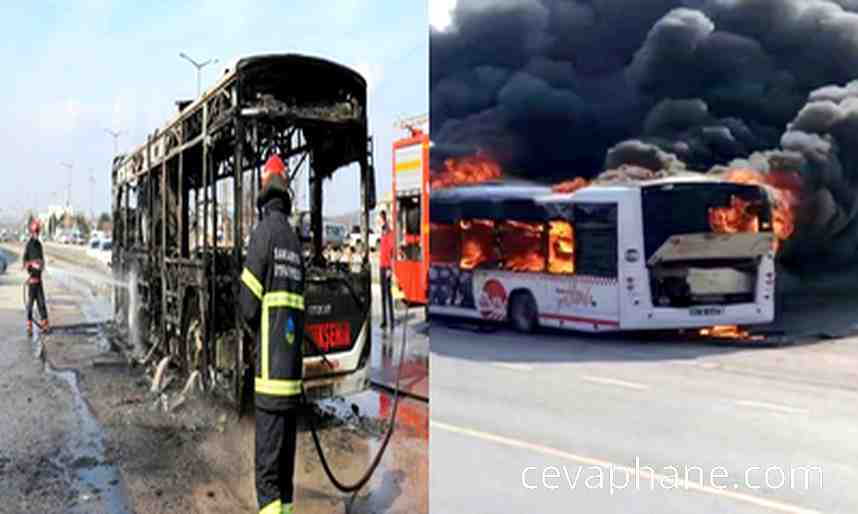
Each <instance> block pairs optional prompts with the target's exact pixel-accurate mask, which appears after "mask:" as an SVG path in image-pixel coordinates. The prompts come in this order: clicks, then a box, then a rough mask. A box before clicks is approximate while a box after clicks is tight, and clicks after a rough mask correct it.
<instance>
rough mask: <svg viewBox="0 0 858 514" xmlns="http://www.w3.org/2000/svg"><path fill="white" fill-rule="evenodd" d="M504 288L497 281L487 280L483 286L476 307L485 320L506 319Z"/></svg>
mask: <svg viewBox="0 0 858 514" xmlns="http://www.w3.org/2000/svg"><path fill="white" fill-rule="evenodd" d="M506 300H507V294H506V288H504V286H503V284H501V283H500V282H499V281H498V280H495V279H493V278H492V279H489V280H487V281H486V283H485V284H483V291H482V293H480V300H479V302H478V306H479V309H480V314H481V315H482V316H483V317H484V318H486V319H493V320H502V319H504V318H505V317H506Z"/></svg>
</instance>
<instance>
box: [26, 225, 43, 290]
mask: <svg viewBox="0 0 858 514" xmlns="http://www.w3.org/2000/svg"><path fill="white" fill-rule="evenodd" d="M24 267H25V268H27V272H28V273H29V274H30V278H29V280H27V282H28V283H30V284H41V283H42V270H44V269H45V255H44V253H43V252H42V243H41V242H40V241H39V240H38V239H36V238H35V237H31V238H30V240H29V241H27V247H26V248H25V249H24Z"/></svg>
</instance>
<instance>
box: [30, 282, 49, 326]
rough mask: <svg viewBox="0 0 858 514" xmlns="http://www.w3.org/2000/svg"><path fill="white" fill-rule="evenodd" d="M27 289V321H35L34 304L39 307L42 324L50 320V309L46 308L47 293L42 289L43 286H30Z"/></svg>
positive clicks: (39, 284)
mask: <svg viewBox="0 0 858 514" xmlns="http://www.w3.org/2000/svg"><path fill="white" fill-rule="evenodd" d="M27 287H28V288H29V290H28V291H27V293H28V296H27V321H33V302H35V303H36V305H38V307H39V317H40V318H42V322H45V321H47V319H48V309H47V307H45V291H44V289H42V284H41V283H38V284H28V285H27Z"/></svg>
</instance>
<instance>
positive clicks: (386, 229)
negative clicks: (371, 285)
mask: <svg viewBox="0 0 858 514" xmlns="http://www.w3.org/2000/svg"><path fill="white" fill-rule="evenodd" d="M380 221H381V242H380V243H379V256H378V268H379V269H378V274H379V278H380V280H379V281H380V282H381V329H382V330H384V329H386V328H387V315H388V312H390V326H391V328H392V327H393V325H394V324H395V323H396V320H395V319H394V318H393V295H392V294H391V292H390V289H391V280H392V278H393V277H392V273H391V272H390V261H391V260H392V258H393V251H394V248H393V231H391V230H390V225H388V224H387V213H386V212H385V211H381V220H380Z"/></svg>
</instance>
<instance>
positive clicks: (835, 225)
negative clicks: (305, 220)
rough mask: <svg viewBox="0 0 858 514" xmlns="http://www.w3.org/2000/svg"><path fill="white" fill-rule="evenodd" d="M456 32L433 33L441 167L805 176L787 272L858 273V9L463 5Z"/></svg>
mask: <svg viewBox="0 0 858 514" xmlns="http://www.w3.org/2000/svg"><path fill="white" fill-rule="evenodd" d="M632 4H633V8H632V7H631V5H632ZM452 18H453V23H452V25H451V26H450V27H448V28H447V29H445V30H444V31H437V30H435V29H432V32H431V46H430V48H431V51H430V80H431V84H430V91H431V118H430V119H431V124H432V125H431V134H432V138H433V142H434V144H435V146H434V147H433V151H432V154H433V155H432V159H433V163H435V162H437V161H436V159H437V158H439V157H441V158H443V157H449V156H454V155H461V154H465V153H468V152H474V151H476V150H477V149H479V150H481V151H484V152H487V153H489V154H490V155H492V156H493V157H495V158H496V159H498V160H499V161H500V162H501V164H502V165H503V168H504V172H505V173H507V174H513V175H517V176H520V177H522V178H527V179H531V180H537V181H544V182H559V181H562V180H568V179H571V178H574V177H575V176H582V177H586V178H592V177H595V176H597V175H598V174H600V173H601V172H602V171H604V170H605V169H612V168H617V167H619V166H620V165H623V164H630V165H634V166H639V167H643V168H649V169H666V170H685V169H691V170H699V171H706V170H712V172H719V171H722V170H723V169H725V167H745V168H753V169H757V170H760V171H762V172H768V171H770V170H775V171H795V172H798V173H800V175H801V177H802V181H803V183H804V194H803V201H802V205H801V212H799V216H798V220H797V221H798V227H797V232H796V235H795V237H794V238H793V239H791V240H790V241H789V242H788V244H787V245H786V246H785V247H784V252H783V259H784V261H785V262H786V263H788V264H792V265H795V266H801V267H803V268H813V267H815V266H819V267H822V268H825V269H830V268H832V267H836V266H841V265H851V264H855V263H858V82H851V81H852V80H854V79H856V78H858V39H856V38H855V37H854V35H855V34H858V1H856V0H744V1H738V0H635V2H629V1H628V0H470V1H469V0H459V1H458V3H457V6H456V8H455V10H454V12H453V17H452Z"/></svg>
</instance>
